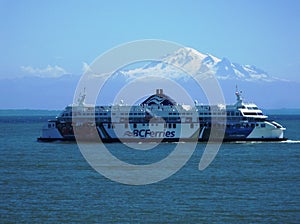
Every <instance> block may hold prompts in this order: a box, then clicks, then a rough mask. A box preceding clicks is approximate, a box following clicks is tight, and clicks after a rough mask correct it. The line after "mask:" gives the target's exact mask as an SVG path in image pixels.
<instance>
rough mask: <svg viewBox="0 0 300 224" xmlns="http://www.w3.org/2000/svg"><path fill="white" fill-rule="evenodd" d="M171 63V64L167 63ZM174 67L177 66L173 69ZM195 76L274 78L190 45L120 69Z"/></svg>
mask: <svg viewBox="0 0 300 224" xmlns="http://www.w3.org/2000/svg"><path fill="white" fill-rule="evenodd" d="M167 65H171V66H167ZM174 66H175V67H177V68H174ZM178 68H180V69H181V70H182V71H185V72H188V73H189V74H191V75H197V76H198V75H199V76H202V78H205V77H209V76H211V75H214V76H215V77H216V78H217V79H219V80H243V81H274V80H276V78H273V77H271V76H269V75H268V74H267V72H265V71H263V70H262V69H259V68H257V67H255V66H253V65H240V64H238V63H233V62H231V61H230V60H229V59H227V58H223V59H220V58H218V57H215V56H213V55H211V54H203V53H200V52H199V51H197V50H195V49H192V48H180V49H179V50H177V51H176V52H174V53H173V54H170V55H167V56H165V57H162V58H161V62H152V63H150V64H148V65H147V66H145V67H143V68H137V69H133V70H127V71H122V75H125V76H127V77H137V76H141V75H147V74H156V75H163V76H167V77H170V78H173V79H174V78H175V79H176V78H182V76H183V74H182V73H184V72H179V71H178Z"/></svg>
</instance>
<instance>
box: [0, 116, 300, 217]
mask: <svg viewBox="0 0 300 224" xmlns="http://www.w3.org/2000/svg"><path fill="white" fill-rule="evenodd" d="M47 113H48V114H49V115H51V116H47ZM52 116H53V114H51V112H46V113H44V112H41V111H39V112H35V113H28V111H27V113H26V114H25V115H24V112H18V111H16V112H15V113H13V114H11V113H7V112H2V113H0V130H1V131H0V141H1V142H0V143H1V144H0V223H14V222H16V223H20V222H24V223H32V222H35V223H62V222H71V223H76V222H84V223H91V222H93V223H144V222H145V223H300V131H299V126H300V116H298V115H289V116H280V115H276V116H275V120H276V121H278V122H279V123H281V124H283V125H284V126H285V127H286V128H287V131H286V136H287V137H288V138H289V139H290V140H289V141H287V142H284V143H280V142H277V143H272V142H268V143H251V142H250V143H226V144H223V145H222V147H221V148H220V150H219V152H218V154H217V156H216V158H215V159H214V160H213V162H212V163H211V164H210V165H209V166H208V168H206V169H205V170H203V171H200V170H198V164H199V161H200V158H201V155H202V153H203V149H204V147H205V143H199V144H197V148H196V150H195V152H194V154H193V155H192V157H191V159H190V160H189V161H188V162H187V163H186V165H185V166H184V167H183V168H182V169H181V170H179V171H178V172H177V173H175V174H174V175H173V176H171V177H170V178H168V179H165V180H163V181H161V182H158V183H154V184H150V185H145V186H131V185H124V184H120V183H117V182H113V181H111V180H109V179H107V178H105V177H103V176H102V175H100V174H99V173H97V172H96V171H95V170H94V169H93V168H92V167H91V166H89V164H88V163H87V162H86V160H85V159H84V158H83V156H82V155H81V152H80V150H79V149H78V146H77V145H76V144H75V143H62V142H54V143H40V142H37V141H36V138H37V137H39V136H40V134H41V128H42V127H43V125H45V122H46V121H47V120H48V119H50V118H53V117H52ZM174 145H176V144H170V143H163V144H161V145H159V146H158V148H156V150H155V152H154V153H149V152H148V154H146V155H147V156H143V155H142V154H143V152H140V151H139V152H138V153H131V154H130V153H127V151H128V150H127V149H126V147H125V146H124V145H122V144H120V143H113V144H109V148H110V149H111V151H114V153H115V155H116V156H120V157H121V158H122V159H124V160H126V159H127V160H128V161H131V160H134V161H136V160H137V157H136V156H141V161H143V162H145V160H147V158H148V156H149V160H150V162H153V161H156V160H160V159H162V158H163V157H164V156H165V154H166V153H167V154H168V153H170V152H171V151H172V149H173V148H174ZM145 153H147V152H145Z"/></svg>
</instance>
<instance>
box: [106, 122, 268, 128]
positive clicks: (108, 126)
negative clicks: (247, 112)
mask: <svg viewBox="0 0 300 224" xmlns="http://www.w3.org/2000/svg"><path fill="white" fill-rule="evenodd" d="M124 125H125V128H128V123H125V124H124ZM157 125H158V124H156V126H157ZM143 126H149V124H143ZM151 126H154V124H151ZM211 126H212V124H211V123H208V124H202V123H201V124H200V127H211ZM213 126H214V127H220V126H222V124H213ZM255 126H257V127H258V126H259V124H254V123H252V124H235V125H231V124H227V125H226V127H227V128H241V127H244V128H249V127H251V128H254V127H255ZM260 127H262V128H265V127H266V124H264V123H263V124H260ZM107 128H109V129H110V128H115V125H114V124H111V123H108V124H107ZM133 128H137V124H136V123H134V124H133ZM164 128H169V129H171V128H174V129H175V128H176V124H175V123H164ZM190 128H194V123H190Z"/></svg>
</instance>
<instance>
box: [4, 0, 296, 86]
mask: <svg viewBox="0 0 300 224" xmlns="http://www.w3.org/2000/svg"><path fill="white" fill-rule="evenodd" d="M299 12H300V2H299V1H297V0H294V1H291V0H274V1H268V0H265V1H261V0H251V1H250V0H249V1H246V0H227V1H223V0H219V1H217V0H211V1H207V0H205V1H202V0H186V1H176V0H172V1H167V0H165V1H161V0H158V1H157V0H152V1H149V0H148V1H146V0H145V1H140V0H139V1H138V0H137V1H134V0H127V1H121V0H109V1H108V0H106V1H103V0H95V1H90V0H85V1H76V0H70V1H67V0H51V1H50V0H49V1H39V0H26V1H21V0H0V17H1V18H0V35H1V41H0V49H1V51H0V79H1V78H14V77H19V76H30V75H36V74H37V73H39V74H41V75H44V76H49V77H51V76H53V77H58V76H60V75H61V74H63V73H71V74H78V75H80V74H81V73H82V67H83V64H84V63H91V62H92V61H93V60H94V59H95V58H96V57H97V56H99V55H100V54H102V53H103V52H105V51H107V50H109V49H111V48H113V47H115V46H118V45H120V44H123V43H126V42H130V41H134V40H140V39H162V40H168V41H173V42H177V43H179V44H182V45H185V46H189V47H192V48H195V49H197V50H198V51H200V52H203V53H210V54H213V55H215V56H217V57H219V58H222V57H227V58H229V59H230V60H231V61H233V62H237V63H240V64H253V65H256V66H257V67H259V68H262V69H263V70H265V71H267V72H268V73H269V74H270V75H274V76H277V77H282V78H286V79H290V80H294V81H299V82H300V76H299V72H300V44H299V40H300V16H299Z"/></svg>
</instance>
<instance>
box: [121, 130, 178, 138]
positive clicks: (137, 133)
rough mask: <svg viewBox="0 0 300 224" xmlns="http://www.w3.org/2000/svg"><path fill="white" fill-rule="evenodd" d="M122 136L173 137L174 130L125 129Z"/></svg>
mask: <svg viewBox="0 0 300 224" xmlns="http://www.w3.org/2000/svg"><path fill="white" fill-rule="evenodd" d="M123 136H129V137H132V136H134V137H140V138H147V137H151V138H173V137H175V131H151V130H150V129H141V130H138V129H135V130H133V132H131V131H126V132H124V134H123Z"/></svg>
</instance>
